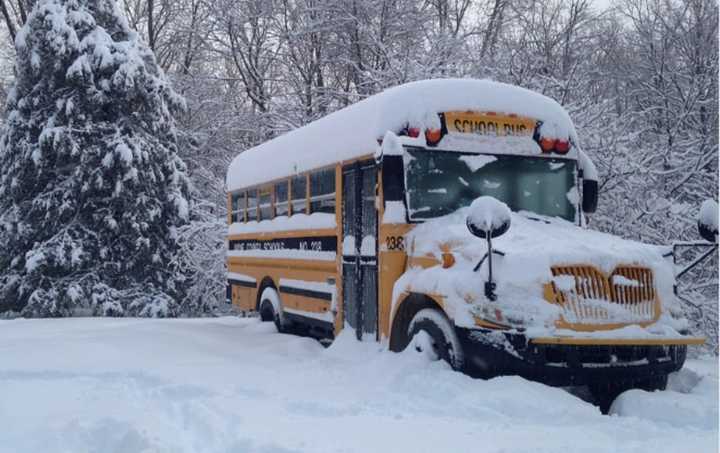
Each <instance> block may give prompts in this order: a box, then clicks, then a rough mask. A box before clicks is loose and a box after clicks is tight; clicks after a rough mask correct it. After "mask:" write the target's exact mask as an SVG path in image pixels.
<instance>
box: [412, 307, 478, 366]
mask: <svg viewBox="0 0 720 453" xmlns="http://www.w3.org/2000/svg"><path fill="white" fill-rule="evenodd" d="M408 338H409V339H410V341H409V342H408V345H407V347H406V349H410V348H411V349H410V350H414V351H416V352H418V353H420V354H422V355H424V356H426V357H428V358H429V359H430V360H444V361H445V362H447V363H448V364H450V366H451V367H452V368H453V369H454V370H462V369H463V364H464V355H463V350H462V345H461V344H460V340H459V339H458V336H457V333H455V328H454V327H453V325H452V323H451V322H450V320H449V319H448V318H447V316H445V314H444V313H442V312H441V311H440V310H437V309H434V308H424V309H422V310H420V311H418V312H417V313H416V314H415V316H413V318H412V320H411V321H410V324H409V325H408Z"/></svg>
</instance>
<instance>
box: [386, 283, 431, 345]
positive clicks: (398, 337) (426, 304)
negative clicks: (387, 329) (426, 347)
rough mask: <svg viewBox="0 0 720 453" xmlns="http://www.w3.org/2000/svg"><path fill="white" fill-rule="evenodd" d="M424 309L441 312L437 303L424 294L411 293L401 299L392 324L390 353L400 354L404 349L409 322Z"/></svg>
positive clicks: (406, 342) (407, 340)
mask: <svg viewBox="0 0 720 453" xmlns="http://www.w3.org/2000/svg"><path fill="white" fill-rule="evenodd" d="M425 308H434V309H437V310H440V311H443V310H442V307H440V305H438V303H437V302H435V301H434V300H433V299H432V298H430V297H428V296H426V295H424V294H418V293H411V294H410V295H408V296H407V297H406V298H405V299H403V301H402V302H401V303H400V307H399V308H398V311H397V313H396V314H395V318H393V322H392V331H391V334H390V350H391V351H394V352H400V351H402V350H403V349H405V347H406V346H407V344H408V342H409V341H410V338H408V334H407V330H408V326H409V325H410V321H411V320H412V319H413V317H414V316H415V315H416V314H417V312H419V311H420V310H423V309H425Z"/></svg>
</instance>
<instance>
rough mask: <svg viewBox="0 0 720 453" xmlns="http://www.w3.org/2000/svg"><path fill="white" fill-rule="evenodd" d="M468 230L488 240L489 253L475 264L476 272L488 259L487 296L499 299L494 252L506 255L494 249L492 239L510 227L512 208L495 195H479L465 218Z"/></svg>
mask: <svg viewBox="0 0 720 453" xmlns="http://www.w3.org/2000/svg"><path fill="white" fill-rule="evenodd" d="M465 223H466V224H467V227H468V230H470V233H471V234H473V235H474V236H477V237H479V238H483V239H486V240H487V253H485V256H483V258H482V259H481V260H480V262H479V263H478V264H477V266H475V269H474V270H475V272H477V271H478V270H479V269H480V266H482V264H483V262H484V261H485V259H486V258H487V260H488V279H487V281H486V282H485V297H487V299H488V300H491V301H494V300H497V295H496V294H495V288H496V285H495V282H494V281H493V273H492V272H493V271H492V269H493V266H492V263H493V257H492V256H493V253H496V254H498V255H502V256H504V255H505V254H504V253H502V252H500V251H497V250H493V247H492V239H493V238H496V237H498V236H502V235H503V234H505V233H506V232H507V230H509V229H510V208H508V207H507V205H506V204H505V203H503V202H501V201H498V200H497V199H495V198H493V197H488V196H484V197H479V198H476V199H475V201H473V202H472V204H471V205H470V210H469V211H468V216H467V219H466V220H465Z"/></svg>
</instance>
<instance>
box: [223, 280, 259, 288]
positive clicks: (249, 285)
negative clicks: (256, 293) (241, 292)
mask: <svg viewBox="0 0 720 453" xmlns="http://www.w3.org/2000/svg"><path fill="white" fill-rule="evenodd" d="M228 283H229V284H231V285H236V286H244V287H246V288H257V283H256V282H245V281H242V280H232V279H228Z"/></svg>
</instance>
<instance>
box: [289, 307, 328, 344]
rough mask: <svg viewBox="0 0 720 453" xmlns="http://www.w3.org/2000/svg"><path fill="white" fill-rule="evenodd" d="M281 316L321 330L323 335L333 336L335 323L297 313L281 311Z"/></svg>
mask: <svg viewBox="0 0 720 453" xmlns="http://www.w3.org/2000/svg"><path fill="white" fill-rule="evenodd" d="M283 317H285V318H286V319H287V320H289V321H291V322H293V323H300V324H305V325H306V326H309V327H312V328H314V329H318V330H321V331H323V333H324V336H327V337H329V338H333V337H334V336H335V325H334V324H333V323H331V322H328V321H322V320H320V319H316V318H312V317H310V316H303V315H301V314H298V313H290V312H287V311H285V312H283Z"/></svg>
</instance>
